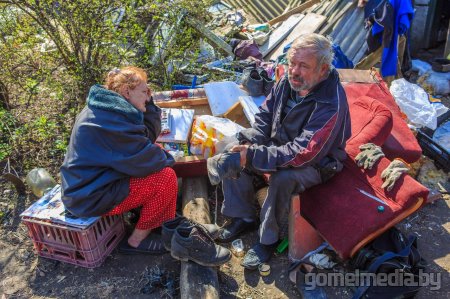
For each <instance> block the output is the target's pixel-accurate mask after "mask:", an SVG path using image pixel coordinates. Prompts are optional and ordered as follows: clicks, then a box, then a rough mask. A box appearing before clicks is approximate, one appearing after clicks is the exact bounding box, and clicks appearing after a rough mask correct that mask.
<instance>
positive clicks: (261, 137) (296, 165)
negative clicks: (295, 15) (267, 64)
mask: <svg viewBox="0 0 450 299" xmlns="http://www.w3.org/2000/svg"><path fill="white" fill-rule="evenodd" d="M287 59H288V72H287V76H285V77H284V78H282V79H281V80H280V81H279V82H278V83H277V84H276V85H275V86H274V87H273V88H272V91H271V93H270V94H269V96H268V97H267V99H266V101H265V102H264V103H263V104H262V105H261V107H260V108H259V113H257V114H256V117H255V119H256V121H255V123H254V125H253V126H252V128H249V129H245V130H243V131H241V132H240V133H239V135H238V140H239V144H236V145H233V146H230V147H229V148H230V150H229V151H228V152H226V153H223V154H220V155H217V156H215V157H213V158H210V159H208V163H207V164H208V175H209V178H210V180H211V183H212V184H218V183H219V182H220V181H222V184H223V185H222V187H223V193H224V202H223V206H222V214H223V215H225V216H228V217H230V218H231V221H230V222H229V223H227V224H226V225H225V226H224V227H223V228H222V229H221V231H220V235H219V239H218V241H221V242H230V241H232V240H234V239H236V238H237V237H238V236H239V235H240V234H241V233H243V232H245V231H248V230H249V229H252V228H256V227H258V225H257V224H259V240H258V242H257V243H256V244H255V245H254V246H253V247H252V248H251V249H250V250H248V251H247V254H246V255H245V257H244V259H243V262H242V265H243V266H244V267H246V268H248V269H256V268H257V267H258V266H259V264H261V263H264V262H267V261H268V260H269V259H270V257H271V256H272V254H273V252H274V251H275V248H276V246H277V244H278V242H279V239H280V237H281V236H282V235H283V234H284V233H285V231H286V229H287V219H288V214H289V208H290V199H291V196H292V194H296V193H301V192H303V191H305V190H306V189H307V188H310V187H312V186H314V185H317V184H321V183H324V182H325V181H326V180H328V179H330V178H331V177H332V176H333V175H334V174H335V173H337V172H339V171H340V170H341V169H342V163H341V162H342V161H343V160H345V158H346V153H345V143H346V141H347V139H348V138H349V136H350V119H349V111H348V104H347V98H346V95H345V92H344V89H343V87H342V85H341V83H340V81H339V75H338V73H337V72H336V70H335V69H334V68H333V66H332V61H333V49H332V44H331V42H330V40H328V39H327V38H326V37H324V36H322V35H319V34H307V35H302V36H300V37H299V38H298V39H297V40H295V41H294V42H293V44H292V46H291V48H290V49H289V51H288V53H287ZM264 176H265V178H266V182H267V183H268V192H267V195H266V197H265V199H264V203H263V204H262V207H261V211H260V213H259V215H256V209H255V206H254V195H255V191H256V188H257V187H258V185H259V186H260V184H259V182H261V178H262V177H264ZM258 216H259V219H258Z"/></svg>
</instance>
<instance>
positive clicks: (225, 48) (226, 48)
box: [186, 18, 234, 55]
mask: <svg viewBox="0 0 450 299" xmlns="http://www.w3.org/2000/svg"><path fill="white" fill-rule="evenodd" d="M186 22H187V23H189V25H191V26H192V27H194V28H195V29H196V30H197V31H198V32H200V33H201V34H202V35H203V36H204V37H206V38H207V39H208V40H209V41H210V42H211V43H212V44H213V45H214V46H215V47H217V48H218V50H220V51H221V52H223V53H224V54H226V55H234V54H233V50H232V48H231V46H230V45H229V44H227V43H226V42H225V41H224V40H223V39H221V38H220V37H218V36H217V35H216V34H215V33H214V32H212V31H211V30H209V29H208V28H206V27H205V26H204V25H202V24H201V23H200V22H198V21H197V20H194V19H192V18H186Z"/></svg>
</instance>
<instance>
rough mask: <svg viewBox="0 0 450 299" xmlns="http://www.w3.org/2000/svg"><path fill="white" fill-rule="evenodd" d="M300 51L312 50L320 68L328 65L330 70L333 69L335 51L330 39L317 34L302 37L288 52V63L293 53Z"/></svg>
mask: <svg viewBox="0 0 450 299" xmlns="http://www.w3.org/2000/svg"><path fill="white" fill-rule="evenodd" d="M298 49H312V50H313V51H314V52H315V53H316V57H317V62H318V66H320V65H322V64H326V65H328V67H329V69H330V70H331V69H332V68H333V64H332V63H333V58H334V51H333V47H332V42H331V40H330V39H329V38H327V37H325V36H323V35H320V34H317V33H308V34H302V35H300V36H299V37H298V38H297V39H296V40H295V41H294V42H293V43H292V45H291V47H290V49H289V50H288V53H287V58H288V61H289V59H290V57H291V55H292V52H293V51H295V50H298Z"/></svg>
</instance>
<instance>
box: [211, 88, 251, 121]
mask: <svg viewBox="0 0 450 299" xmlns="http://www.w3.org/2000/svg"><path fill="white" fill-rule="evenodd" d="M204 88H205V92H206V96H207V97H208V102H209V106H210V107H211V112H212V115H213V116H222V115H223V114H224V113H225V112H227V111H228V109H230V108H231V107H232V106H233V105H234V104H235V103H237V102H238V101H239V97H240V96H245V95H247V94H246V92H245V91H243V90H242V89H240V88H239V86H238V85H237V84H236V83H234V82H228V81H224V82H211V83H207V84H205V86H204Z"/></svg>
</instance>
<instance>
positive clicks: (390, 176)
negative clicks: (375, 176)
mask: <svg viewBox="0 0 450 299" xmlns="http://www.w3.org/2000/svg"><path fill="white" fill-rule="evenodd" d="M408 171H409V168H408V166H407V165H406V164H405V163H403V162H402V161H400V160H394V161H392V162H391V164H389V166H388V167H386V169H385V170H383V172H382V173H381V179H382V180H383V181H384V183H383V185H381V188H386V190H387V191H391V190H392V188H394V185H395V182H397V180H398V179H399V178H400V177H401V176H402V174H403V173H406V172H408Z"/></svg>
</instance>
